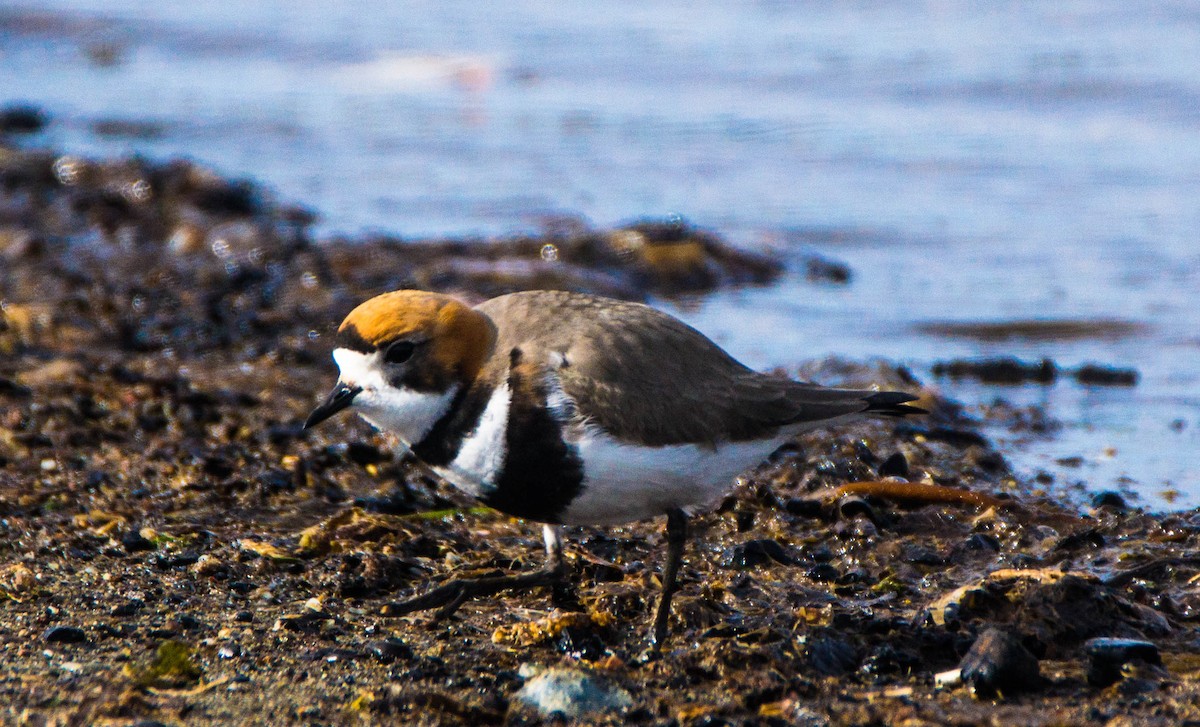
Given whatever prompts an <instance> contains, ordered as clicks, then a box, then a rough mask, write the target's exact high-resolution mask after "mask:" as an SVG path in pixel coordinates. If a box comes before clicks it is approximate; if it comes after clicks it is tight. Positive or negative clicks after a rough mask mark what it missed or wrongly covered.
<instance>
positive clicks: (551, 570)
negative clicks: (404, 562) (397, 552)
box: [380, 566, 566, 621]
mask: <svg viewBox="0 0 1200 727" xmlns="http://www.w3.org/2000/svg"><path fill="white" fill-rule="evenodd" d="M565 575H566V569H565V568H563V567H561V566H551V567H547V568H543V569H542V570H539V571H536V572H534V573H523V574H521V575H514V576H486V577H483V578H456V579H454V580H452V581H450V582H449V583H445V584H442V585H440V586H438V587H437V588H434V589H433V590H432V591H428V592H427V593H423V594H421V595H419V596H414V597H413V598H409V599H406V600H404V601H398V602H395V603H387V604H384V605H383V607H382V608H381V609H380V613H381V614H382V615H384V616H403V615H405V614H408V613H414V612H416V611H428V610H431V609H435V608H436V609H437V612H436V613H434V614H433V620H434V621H440V620H442V619H445V618H449V617H450V616H452V615H454V612H455V611H457V610H458V607H459V606H461V605H463V604H464V603H466V602H467V601H470V600H471V599H474V598H484V597H486V596H492V595H495V594H497V593H500V592H501V591H515V590H523V589H528V588H537V587H539V586H553V585H554V584H556V583H558V582H560V581H562V579H563V577H564V576H565Z"/></svg>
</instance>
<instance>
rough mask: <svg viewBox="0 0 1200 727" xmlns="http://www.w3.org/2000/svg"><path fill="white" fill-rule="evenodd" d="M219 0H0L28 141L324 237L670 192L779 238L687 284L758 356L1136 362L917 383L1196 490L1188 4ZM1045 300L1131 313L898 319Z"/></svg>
mask: <svg viewBox="0 0 1200 727" xmlns="http://www.w3.org/2000/svg"><path fill="white" fill-rule="evenodd" d="M232 7H233V6H231V5H229V4H227V3H217V2H213V3H203V2H193V3H187V4H168V3H150V2H135V1H133V0H106V1H104V2H100V1H99V0H91V1H88V0H64V1H63V2H44V3H39V4H37V5H33V4H29V5H14V4H0V102H5V103H7V102H12V101H16V100H25V101H29V102H32V103H35V104H37V105H40V106H43V107H44V108H46V109H47V110H48V111H49V112H50V113H51V114H52V116H53V118H54V121H55V123H54V124H53V125H52V126H51V127H50V129H49V130H48V131H47V132H45V133H44V134H43V135H42V137H41V139H40V140H39V141H43V142H44V143H45V144H47V145H52V146H55V147H58V148H65V149H68V150H72V151H76V152H79V153H86V154H97V155H105V156H112V155H119V154H126V153H129V152H131V151H135V152H138V153H143V154H146V155H150V156H154V157H168V156H175V155H186V156H189V157H192V158H195V159H198V160H202V161H204V162H205V163H208V164H211V165H213V166H215V167H216V168H217V169H219V170H220V171H222V172H223V173H226V174H232V175H238V176H243V175H244V176H251V177H255V178H257V179H261V180H263V181H265V182H266V183H268V184H269V185H271V186H273V187H274V188H275V189H277V190H278V192H279V194H280V196H281V197H283V198H285V199H289V200H293V201H297V202H302V203H304V204H308V205H311V206H313V207H314V208H315V209H316V210H317V211H318V212H319V213H320V215H321V223H320V232H321V233H322V234H336V233H358V232H362V231H364V230H380V231H389V232H394V233H398V234H401V235H404V236H413V237H415V236H424V235H443V234H444V235H461V234H476V233H478V234H482V235H493V234H508V233H512V232H517V231H532V230H537V229H540V226H541V225H543V224H545V221H546V219H547V218H548V217H554V216H560V215H568V216H577V215H578V216H582V217H584V218H586V219H587V220H589V221H590V222H591V223H593V224H595V225H597V226H608V225H612V224H616V223H619V222H622V221H628V220H630V219H634V218H638V217H642V216H663V215H668V214H679V215H682V216H684V217H685V218H687V219H688V220H690V221H692V222H694V223H696V224H698V225H701V226H704V227H708V228H711V229H713V230H716V231H718V232H720V233H721V234H723V235H725V236H726V237H728V238H730V239H731V240H733V241H734V242H736V243H738V244H740V245H743V246H746V247H749V248H759V247H771V248H773V249H776V250H778V251H779V252H780V253H781V254H783V255H784V256H785V257H787V258H788V259H790V260H792V261H794V262H795V263H796V265H794V266H793V267H794V268H795V269H796V270H797V272H796V273H794V274H792V275H789V276H788V277H787V278H786V279H785V280H784V281H783V282H782V283H781V284H779V285H777V286H774V287H772V288H770V289H764V290H747V291H739V292H733V293H728V294H721V295H718V296H716V297H715V298H713V299H710V300H706V301H703V302H699V303H696V304H693V305H689V306H686V307H685V308H684V309H683V311H682V313H683V315H684V317H685V318H687V319H688V320H689V321H690V322H692V323H694V324H695V325H697V326H698V327H700V328H702V329H703V330H705V331H706V332H708V333H710V334H712V335H713V336H714V337H715V338H717V339H718V340H719V341H721V342H722V343H723V344H725V345H727V346H728V347H729V348H730V349H731V350H732V351H733V352H735V353H736V354H737V355H738V356H739V357H741V358H743V359H744V360H746V361H747V363H750V364H753V365H756V366H764V367H765V366H777V365H780V366H792V365H794V364H795V363H796V362H798V361H800V360H803V359H807V358H810V357H815V356H823V355H827V354H842V355H846V356H851V357H864V356H876V355H877V356H883V357H887V358H892V359H897V360H902V361H906V362H908V363H910V364H911V365H912V367H913V368H914V370H915V371H916V372H917V373H918V374H919V375H921V376H923V377H927V376H928V368H929V365H930V364H931V363H932V362H934V361H936V360H941V359H945V358H949V357H953V356H980V355H989V354H1015V355H1018V356H1021V357H1025V358H1040V357H1043V356H1046V357H1050V358H1053V359H1054V360H1056V361H1057V362H1058V363H1060V364H1061V365H1064V366H1072V365H1077V364H1079V363H1081V362H1084V361H1089V360H1090V361H1099V362H1103V363H1109V364H1117V365H1123V366H1133V367H1135V368H1137V369H1138V370H1139V372H1140V373H1141V381H1140V383H1139V385H1138V386H1137V387H1135V388H1132V389H1121V388H1094V387H1093V388H1088V387H1082V386H1079V385H1077V384H1075V383H1074V382H1073V381H1070V380H1069V379H1068V380H1065V381H1060V382H1059V383H1058V384H1056V385H1054V386H1052V387H1041V386H1022V387H987V386H981V385H974V384H952V383H950V382H941V383H942V385H943V386H944V388H946V389H947V390H948V391H949V393H951V394H952V395H954V396H957V397H959V398H960V399H962V400H963V401H964V402H967V403H968V404H971V403H983V402H989V401H991V400H993V399H994V398H996V397H1003V398H1005V399H1008V400H1010V401H1012V402H1014V403H1019V404H1045V405H1047V406H1048V408H1049V413H1050V414H1051V415H1052V416H1053V417H1054V418H1056V419H1058V420H1059V421H1061V422H1062V424H1063V428H1062V429H1061V430H1060V431H1059V432H1058V433H1057V434H1056V435H1055V436H1053V437H1049V438H1040V439H1039V438H1033V439H1032V440H1029V441H1025V440H1022V441H1021V442H1020V446H1014V447H1012V448H1010V449H1009V450H1008V451H1009V453H1010V455H1011V457H1012V459H1013V460H1014V462H1015V464H1016V465H1017V466H1018V468H1019V469H1020V470H1021V471H1022V472H1025V473H1034V472H1038V471H1046V472H1048V473H1050V474H1052V475H1054V476H1055V477H1056V481H1057V483H1058V485H1059V486H1062V485H1066V486H1068V487H1069V486H1071V485H1072V484H1073V483H1075V482H1079V481H1083V482H1086V483H1087V484H1088V486H1089V487H1090V488H1091V489H1122V490H1129V491H1134V492H1137V493H1139V494H1140V496H1141V503H1142V504H1145V505H1147V506H1149V507H1154V508H1165V507H1185V506H1195V505H1197V504H1200V467H1198V466H1197V465H1196V461H1197V457H1196V454H1195V453H1196V451H1197V448H1198V445H1200V434H1198V432H1200V356H1198V354H1200V325H1198V324H1200V306H1198V305H1197V303H1198V302H1200V301H1198V295H1197V291H1200V240H1198V239H1197V238H1198V237H1200V204H1197V200H1200V135H1198V133H1197V132H1200V8H1197V7H1196V6H1195V5H1194V3H1191V2H1149V1H1146V2H1139V1H1136V0H1133V1H1130V2H1124V3H1113V2H1100V1H1096V2H1084V1H1076V2H1062V3H1055V4H1052V5H1039V4H1033V5H1028V4H1016V3H1014V4H1001V3H993V4H988V5H985V6H980V5H979V4H977V3H965V2H927V3H920V2H905V3H875V2H857V3H850V2H847V3H814V2H801V3H777V2H775V3H773V2H759V3H753V4H749V3H745V4H734V5H730V4H727V3H707V4H697V3H682V2H679V3H673V2H654V1H651V2H640V3H623V4H609V5H605V6H604V10H603V12H597V11H596V10H595V7H594V5H592V4H588V3H579V2H566V3H555V4H553V5H549V6H548V5H546V4H544V3H535V2H528V0H517V1H516V2H510V3H504V4H483V5H480V4H475V3H464V2H439V3H424V2H412V3H384V2H364V3H355V4H354V7H353V9H351V8H350V7H343V6H341V5H339V4H334V3H316V2H299V3H297V2H290V3H283V2H257V3H250V4H248V5H247V6H246V7H238V8H237V10H236V11H234V10H231V9H230V8H232ZM110 121H119V122H126V121H133V122H138V123H139V124H140V126H137V127H134V128H129V127H128V126H126V127H121V126H119V125H117V126H115V127H114V126H113V125H108V126H107V127H105V126H104V124H103V123H102V122H110ZM98 124H99V126H98ZM812 253H819V254H821V255H823V256H826V257H831V258H834V259H839V260H843V261H845V262H847V263H848V264H849V265H850V266H851V267H852V268H853V269H854V279H853V281H852V283H851V284H850V285H849V286H845V287H837V286H830V285H820V284H813V283H810V282H808V281H806V280H805V279H804V277H803V274H802V271H801V267H802V266H801V265H800V264H799V261H800V260H801V259H802V258H803V256H805V255H808V254H812ZM677 312H678V311H677ZM1044 317H1051V318H1059V317H1062V318H1072V319H1075V318H1085V319H1087V318H1117V319H1122V320H1129V321H1134V322H1140V323H1144V324H1146V325H1147V329H1146V331H1145V332H1144V333H1141V334H1137V335H1133V336H1130V337H1126V338H1117V339H1115V340H1103V339H1096V340H1092V339H1083V340H1060V341H1008V342H995V343H986V342H979V341H974V340H970V339H965V338H964V339H955V338H943V337H938V336H934V335H929V334H925V333H921V332H919V331H918V330H917V326H918V324H920V323H922V322H927V321H933V320H937V321H941V320H1006V319H1013V318H1044ZM1076 455H1078V456H1080V457H1082V463H1081V464H1080V465H1078V466H1068V465H1062V464H1059V463H1057V462H1056V460H1058V459H1062V458H1066V457H1071V456H1076ZM1165 491H1166V492H1170V491H1174V492H1178V493H1179V494H1178V496H1176V497H1175V498H1174V499H1173V501H1172V500H1171V498H1169V497H1164V495H1163V494H1162V493H1163V492H1165Z"/></svg>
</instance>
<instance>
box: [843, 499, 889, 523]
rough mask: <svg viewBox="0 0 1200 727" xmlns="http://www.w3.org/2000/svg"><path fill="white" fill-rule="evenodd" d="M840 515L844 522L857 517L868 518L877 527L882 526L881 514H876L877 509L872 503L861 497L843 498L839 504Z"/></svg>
mask: <svg viewBox="0 0 1200 727" xmlns="http://www.w3.org/2000/svg"><path fill="white" fill-rule="evenodd" d="M838 514H840V515H841V516H842V519H843V520H853V519H855V518H857V517H863V518H866V519H867V520H869V521H870V522H871V524H872V525H874V526H875V527H879V526H880V519H879V513H877V512H875V508H873V507H871V503H869V502H867V501H866V500H864V499H863V498H861V497H853V496H850V497H843V498H842V499H841V501H840V502H838Z"/></svg>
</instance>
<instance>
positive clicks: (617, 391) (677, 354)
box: [479, 291, 873, 446]
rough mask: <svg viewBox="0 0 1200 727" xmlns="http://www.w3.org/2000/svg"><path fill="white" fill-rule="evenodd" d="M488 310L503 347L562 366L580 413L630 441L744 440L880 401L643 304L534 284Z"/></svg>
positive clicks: (559, 371) (488, 305)
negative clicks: (725, 345) (742, 356)
mask: <svg viewBox="0 0 1200 727" xmlns="http://www.w3.org/2000/svg"><path fill="white" fill-rule="evenodd" d="M479 310H481V311H483V312H485V313H487V314H488V315H489V316H491V317H492V319H493V320H495V321H497V324H498V329H499V330H498V342H497V345H498V346H500V347H501V349H500V350H511V349H512V348H518V349H520V350H521V358H522V359H524V360H527V361H528V360H540V361H546V362H547V363H548V365H550V366H556V367H557V374H558V377H559V380H560V382H561V386H562V389H563V392H564V393H565V394H566V395H567V396H568V397H570V398H571V399H573V400H574V401H575V402H576V407H577V409H578V413H579V415H580V416H581V417H583V418H585V419H586V420H587V421H588V422H589V423H591V424H593V425H596V426H599V427H600V428H602V429H604V430H605V431H607V432H609V433H610V434H612V435H614V436H616V437H619V438H621V439H625V440H627V441H635V442H639V443H642V444H648V445H653V446H661V445H668V444H681V443H689V442H700V443H709V444H715V443H718V442H721V441H738V440H744V439H751V438H755V437H760V436H767V435H770V434H771V433H773V432H774V431H775V430H777V429H778V428H779V427H781V426H784V425H788V424H794V423H800V422H806V421H813V422H816V421H821V420H825V419H831V418H834V417H838V416H843V415H846V414H853V413H855V412H861V411H866V410H867V409H869V408H871V407H870V405H869V403H868V401H867V398H866V397H868V396H870V395H872V394H873V392H868V391H847V390H839V389H828V388H824V387H820V386H815V385H812V384H802V383H798V382H795V381H790V380H788V379H785V378H782V377H773V376H767V375H764V374H759V373H756V372H754V371H753V370H751V369H749V368H747V367H745V366H743V365H742V364H741V363H739V362H737V361H736V360H734V359H733V358H732V357H731V356H729V355H728V354H727V353H725V352H724V351H723V350H721V348H720V347H718V346H717V345H716V344H715V343H713V342H712V341H710V340H709V339H708V338H706V337H705V336H704V335H703V334H701V333H700V332H698V331H696V330H695V329H693V328H691V327H689V326H687V325H686V324H684V323H682V322H681V321H679V320H677V319H675V318H672V317H671V316H668V315H666V314H664V313H662V312H660V311H656V310H654V309H653V308H650V307H647V306H643V305H639V304H636V303H624V302H617V301H611V300H607V299H599V298H594V297H591V296H585V295H579V294H573V293H563V292H554V291H537V292H532V291H531V292H527V293H517V294H514V295H509V296H503V297H501V298H496V299H493V300H491V301H488V302H486V303H483V304H481V305H480V306H479ZM506 320H511V321H520V322H521V323H522V330H520V331H518V330H516V329H515V328H514V327H512V326H507V325H505V324H504V321H506ZM530 325H533V326H534V327H535V328H536V330H528V327H529V326H530Z"/></svg>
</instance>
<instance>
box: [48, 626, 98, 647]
mask: <svg viewBox="0 0 1200 727" xmlns="http://www.w3.org/2000/svg"><path fill="white" fill-rule="evenodd" d="M42 641H45V642H46V643H47V644H80V643H83V642H84V641H87V634H86V633H84V630H83V629H81V628H77V627H75V626H51V627H50V628H48V629H46V630H45V631H44V632H43V633H42Z"/></svg>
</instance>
